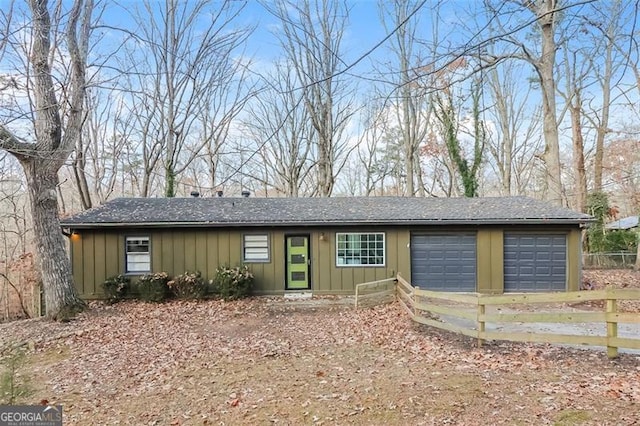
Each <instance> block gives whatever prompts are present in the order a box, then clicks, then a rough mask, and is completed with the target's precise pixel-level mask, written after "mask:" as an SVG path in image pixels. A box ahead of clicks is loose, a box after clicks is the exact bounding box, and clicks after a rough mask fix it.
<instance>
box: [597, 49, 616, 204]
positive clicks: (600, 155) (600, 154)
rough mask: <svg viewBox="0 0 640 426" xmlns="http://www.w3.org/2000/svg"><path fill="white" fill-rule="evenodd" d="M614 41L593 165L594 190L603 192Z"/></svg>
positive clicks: (606, 64) (607, 58)
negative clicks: (603, 166)
mask: <svg viewBox="0 0 640 426" xmlns="http://www.w3.org/2000/svg"><path fill="white" fill-rule="evenodd" d="M612 50H613V41H611V39H610V40H609V42H608V44H607V49H606V53H605V60H604V75H603V76H602V110H601V114H600V123H599V125H598V126H597V127H596V154H595V159H594V164H593V174H594V178H593V190H594V191H595V192H601V191H602V161H603V159H604V138H605V136H606V135H607V131H608V127H609V108H610V106H611V76H612V74H613V71H612V67H613V60H612V58H611V55H612Z"/></svg>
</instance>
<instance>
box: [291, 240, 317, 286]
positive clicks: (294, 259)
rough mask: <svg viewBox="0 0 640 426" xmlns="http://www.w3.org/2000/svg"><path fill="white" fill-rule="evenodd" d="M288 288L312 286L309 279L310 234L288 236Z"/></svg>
mask: <svg viewBox="0 0 640 426" xmlns="http://www.w3.org/2000/svg"><path fill="white" fill-rule="evenodd" d="M286 240H287V283H286V285H287V290H306V289H309V288H311V285H310V284H311V281H310V279H309V270H310V264H311V262H310V259H309V236H308V235H290V236H287V238H286Z"/></svg>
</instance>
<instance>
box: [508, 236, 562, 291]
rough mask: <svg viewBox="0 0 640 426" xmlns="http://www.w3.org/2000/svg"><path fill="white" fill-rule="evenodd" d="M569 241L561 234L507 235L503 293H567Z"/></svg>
mask: <svg viewBox="0 0 640 426" xmlns="http://www.w3.org/2000/svg"><path fill="white" fill-rule="evenodd" d="M566 274H567V238H566V236H565V235H558V234H507V233H505V234H504V291H505V292H507V291H523V292H529V291H563V290H565V289H566Z"/></svg>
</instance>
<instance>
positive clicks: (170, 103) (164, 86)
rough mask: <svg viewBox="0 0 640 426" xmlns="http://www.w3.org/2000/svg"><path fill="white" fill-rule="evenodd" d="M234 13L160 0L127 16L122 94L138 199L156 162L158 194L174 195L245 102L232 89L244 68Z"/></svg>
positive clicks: (206, 0)
mask: <svg viewBox="0 0 640 426" xmlns="http://www.w3.org/2000/svg"><path fill="white" fill-rule="evenodd" d="M159 7H160V10H158V8H159ZM242 8H243V6H242V5H240V4H238V3H235V2H233V1H231V0H225V1H223V2H222V3H219V2H213V1H211V0H198V1H194V2H182V1H178V0H167V1H166V2H165V4H164V5H159V4H157V3H152V2H150V1H146V2H145V3H144V6H143V9H142V10H139V9H136V11H135V12H134V14H133V15H134V16H133V18H134V20H135V21H136V23H137V25H138V29H137V30H136V31H135V34H134V35H133V37H132V38H131V39H130V41H129V43H128V45H127V50H128V55H127V57H126V59H125V60H126V66H127V68H128V69H131V72H129V73H128V74H129V75H128V79H127V87H123V90H124V91H125V92H126V93H127V94H128V95H129V96H130V98H131V103H130V108H131V111H130V113H131V114H133V115H135V116H136V120H137V123H136V127H137V137H138V138H139V140H140V142H141V145H142V153H141V154H142V159H143V161H144V177H143V183H142V195H143V196H147V195H149V191H150V186H151V182H152V181H153V179H154V174H155V173H156V172H157V171H156V168H157V166H158V163H159V162H160V161H162V164H163V171H164V193H165V195H166V196H168V197H173V196H175V194H176V190H177V181H176V180H177V179H178V177H179V175H180V174H181V173H183V172H184V170H185V169H186V168H187V167H188V166H189V165H190V164H191V163H192V162H193V161H194V160H195V159H196V158H197V157H198V156H199V155H201V153H202V151H203V150H204V149H206V148H207V147H208V146H209V145H210V144H211V143H212V142H213V141H215V142H216V143H217V144H218V145H219V144H221V143H222V142H223V141H224V136H226V134H227V132H228V125H229V122H230V119H231V118H233V117H235V116H236V115H237V114H238V112H239V111H240V109H241V105H242V102H244V100H246V97H245V96H243V95H242V94H241V92H239V91H238V90H239V87H241V86H239V85H238V84H237V82H238V81H242V80H244V79H243V77H245V73H244V71H243V67H244V65H245V64H242V63H241V62H240V61H238V60H236V59H235V58H234V57H233V55H234V53H235V52H236V51H237V50H238V48H239V47H240V46H241V45H242V43H243V42H244V40H245V38H246V36H247V35H248V34H249V30H248V29H246V28H234V27H233V25H234V22H235V21H236V18H237V17H238V15H239V13H240V11H241V10H242ZM123 67H124V65H123ZM203 123H215V125H213V126H210V127H208V128H206V129H205V128H203V127H201V125H202V124H203ZM134 136H136V134H134Z"/></svg>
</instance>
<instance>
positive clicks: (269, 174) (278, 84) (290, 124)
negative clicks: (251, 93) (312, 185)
mask: <svg viewBox="0 0 640 426" xmlns="http://www.w3.org/2000/svg"><path fill="white" fill-rule="evenodd" d="M264 78H266V79H267V80H268V83H269V85H270V88H269V89H268V90H265V91H263V92H262V93H260V94H259V95H258V96H257V98H256V99H255V102H254V103H253V105H251V106H250V108H249V110H248V119H247V120H246V121H245V123H244V127H245V129H246V130H247V133H248V135H249V136H250V137H251V138H252V139H253V140H254V141H255V142H256V144H257V146H255V149H256V150H257V151H258V158H259V159H260V161H261V162H263V164H264V171H265V174H264V176H263V177H262V178H259V177H257V176H255V178H258V179H259V180H262V181H263V183H264V185H265V186H266V187H270V188H273V189H275V191H276V192H277V193H279V194H283V195H285V196H287V197H297V196H298V195H302V194H304V192H303V191H302V189H303V188H304V187H305V186H309V185H308V184H305V182H307V183H308V181H309V180H310V173H311V170H312V168H313V167H314V165H315V164H314V159H313V152H312V143H311V137H312V131H313V130H312V128H311V127H310V126H309V125H308V123H309V111H308V110H307V109H306V108H304V104H303V102H304V100H303V98H302V94H301V92H300V91H299V90H296V88H297V87H299V84H300V83H299V81H298V80H297V78H296V73H295V71H294V69H293V67H292V66H291V63H290V62H289V61H287V60H285V61H282V62H278V63H276V65H275V69H274V71H273V72H272V73H271V74H270V75H266V76H264ZM306 195H308V194H306Z"/></svg>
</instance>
